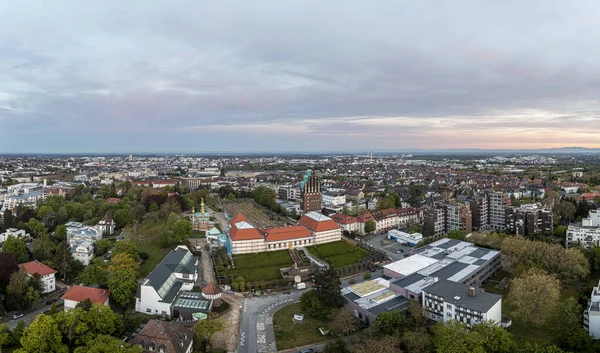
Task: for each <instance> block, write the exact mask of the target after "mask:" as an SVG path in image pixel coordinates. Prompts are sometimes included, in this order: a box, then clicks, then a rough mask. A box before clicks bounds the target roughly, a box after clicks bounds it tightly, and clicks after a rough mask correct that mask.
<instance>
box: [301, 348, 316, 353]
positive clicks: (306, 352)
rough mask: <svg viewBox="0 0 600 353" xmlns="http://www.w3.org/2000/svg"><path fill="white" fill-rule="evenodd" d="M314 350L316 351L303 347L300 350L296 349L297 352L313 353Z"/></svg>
mask: <svg viewBox="0 0 600 353" xmlns="http://www.w3.org/2000/svg"><path fill="white" fill-rule="evenodd" d="M314 352H316V351H315V350H314V349H312V348H308V349H303V350H301V351H298V353H314Z"/></svg>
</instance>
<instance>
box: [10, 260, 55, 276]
mask: <svg viewBox="0 0 600 353" xmlns="http://www.w3.org/2000/svg"><path fill="white" fill-rule="evenodd" d="M19 268H22V269H23V270H25V272H27V274H29V275H31V276H33V275H34V274H36V273H37V274H39V275H40V276H45V275H50V274H52V273H56V270H55V269H53V268H51V267H49V266H46V265H44V264H43V263H41V262H39V261H37V260H35V261H30V262H25V263H23V264H19Z"/></svg>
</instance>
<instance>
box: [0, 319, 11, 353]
mask: <svg viewBox="0 0 600 353" xmlns="http://www.w3.org/2000/svg"><path fill="white" fill-rule="evenodd" d="M9 341H10V331H9V330H8V325H6V324H0V353H2V346H5V345H7V344H8V342H9Z"/></svg>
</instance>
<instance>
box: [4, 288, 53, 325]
mask: <svg viewBox="0 0 600 353" xmlns="http://www.w3.org/2000/svg"><path fill="white" fill-rule="evenodd" d="M61 295H62V294H61ZM46 300H47V299H44V302H43V303H42V304H40V305H38V306H36V307H35V308H33V309H31V310H28V311H27V312H24V314H25V316H23V317H22V318H20V319H18V320H12V319H10V321H8V322H7V325H8V328H10V329H11V330H12V329H14V328H15V327H17V323H18V322H19V321H25V324H26V325H29V324H31V323H32V322H33V320H35V318H36V317H37V316H38V315H39V314H41V313H43V312H45V311H48V310H50V308H52V305H46ZM60 304H63V300H62V299H58V300H57V301H56V306H59V305H60ZM58 310H63V307H62V306H61V307H59V308H57V311H58ZM11 315H12V314H11ZM7 318H10V315H7ZM3 321H4V320H3Z"/></svg>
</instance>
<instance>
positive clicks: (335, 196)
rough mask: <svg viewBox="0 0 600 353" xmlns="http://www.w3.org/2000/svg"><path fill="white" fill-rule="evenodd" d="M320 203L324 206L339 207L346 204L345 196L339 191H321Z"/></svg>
mask: <svg viewBox="0 0 600 353" xmlns="http://www.w3.org/2000/svg"><path fill="white" fill-rule="evenodd" d="M321 202H322V203H323V205H325V206H340V205H343V204H345V203H346V194H344V193H343V192H340V191H323V192H322V193H321Z"/></svg>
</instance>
